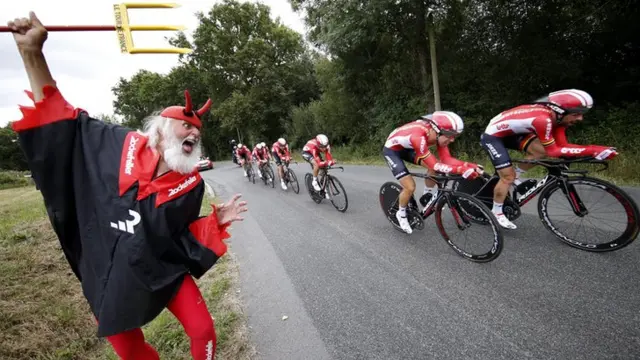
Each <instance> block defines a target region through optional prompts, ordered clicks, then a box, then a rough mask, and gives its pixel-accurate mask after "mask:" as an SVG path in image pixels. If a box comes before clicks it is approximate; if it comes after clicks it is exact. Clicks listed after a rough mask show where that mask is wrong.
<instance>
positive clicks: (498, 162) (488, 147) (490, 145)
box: [480, 134, 516, 229]
mask: <svg viewBox="0 0 640 360" xmlns="http://www.w3.org/2000/svg"><path fill="white" fill-rule="evenodd" d="M507 141H513V139H509V138H507V139H503V138H499V137H497V136H493V135H489V134H482V135H481V136H480V144H481V145H482V148H483V149H484V150H485V151H486V152H487V154H489V158H490V159H491V163H492V164H493V167H494V168H495V169H496V172H497V173H498V176H500V180H499V181H498V183H497V184H496V186H495V188H494V189H493V208H492V209H491V211H492V212H493V213H494V215H495V216H496V218H497V219H498V223H499V224H500V225H501V226H502V227H504V228H507V229H516V226H515V225H514V224H513V223H512V222H511V221H509V219H507V218H506V217H505V216H504V214H503V212H502V206H503V205H504V200H505V199H506V198H507V194H508V192H509V187H510V186H511V184H513V181H514V180H515V177H516V172H515V170H514V169H513V165H512V164H511V158H510V157H509V152H508V151H507V148H506V147H505V142H507Z"/></svg>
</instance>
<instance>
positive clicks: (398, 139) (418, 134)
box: [384, 120, 474, 174]
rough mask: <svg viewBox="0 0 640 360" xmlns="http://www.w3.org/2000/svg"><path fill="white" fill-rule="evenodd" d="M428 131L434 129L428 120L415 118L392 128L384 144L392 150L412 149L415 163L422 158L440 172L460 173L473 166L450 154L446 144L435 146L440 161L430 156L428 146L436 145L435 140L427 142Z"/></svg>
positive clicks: (428, 165)
mask: <svg viewBox="0 0 640 360" xmlns="http://www.w3.org/2000/svg"><path fill="white" fill-rule="evenodd" d="M430 131H434V130H433V129H432V128H431V125H430V124H429V123H428V122H426V121H423V120H416V121H413V122H410V123H408V124H404V125H402V126H400V127H398V128H396V129H395V130H393V131H392V132H391V134H389V137H387V141H386V142H385V143H384V146H385V147H386V148H389V149H391V150H394V151H400V150H403V149H411V150H414V151H415V153H416V157H415V159H414V162H415V163H416V164H419V163H420V160H423V161H424V162H425V164H426V165H427V167H429V169H432V170H435V171H439V172H442V173H455V174H462V173H464V172H465V171H466V170H468V169H471V168H474V166H472V165H473V164H468V163H466V162H464V161H461V160H458V159H456V158H454V157H453V156H451V153H450V152H449V148H448V147H446V146H438V147H437V151H438V156H439V157H440V159H441V160H440V161H438V160H437V159H436V158H435V157H434V156H432V154H431V151H429V146H433V145H436V144H437V141H436V142H433V143H429V132H430Z"/></svg>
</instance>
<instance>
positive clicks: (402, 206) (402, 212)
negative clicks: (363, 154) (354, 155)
mask: <svg viewBox="0 0 640 360" xmlns="http://www.w3.org/2000/svg"><path fill="white" fill-rule="evenodd" d="M403 153H404V152H400V151H399V152H396V151H393V150H391V149H389V148H387V147H386V146H385V147H384V148H383V149H382V156H384V158H385V160H386V161H387V165H388V166H389V169H390V170H391V173H392V174H393V176H394V177H395V178H396V179H397V180H398V181H400V185H402V191H401V192H400V195H399V196H398V212H397V213H396V219H397V220H398V223H399V224H400V227H401V228H402V230H404V231H405V232H406V233H409V234H411V232H412V229H411V225H409V220H407V205H409V200H410V199H411V196H413V193H414V191H415V190H416V182H415V180H413V177H412V176H408V175H409V170H408V169H407V167H406V165H405V164H404V161H403V159H402V158H403V155H405V157H406V156H407V154H403ZM410 161H412V160H410Z"/></svg>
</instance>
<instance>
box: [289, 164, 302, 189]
mask: <svg viewBox="0 0 640 360" xmlns="http://www.w3.org/2000/svg"><path fill="white" fill-rule="evenodd" d="M287 175H288V177H289V184H290V185H291V187H292V188H293V192H295V193H296V194H299V193H300V184H298V178H297V177H296V174H295V173H294V172H293V170H291V169H287Z"/></svg>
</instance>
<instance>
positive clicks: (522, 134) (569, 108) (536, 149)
mask: <svg viewBox="0 0 640 360" xmlns="http://www.w3.org/2000/svg"><path fill="white" fill-rule="evenodd" d="M591 107H593V98H592V97H591V95H589V94H588V93H586V92H585V91H582V90H576V89H568V90H560V91H554V92H552V93H549V94H548V95H547V96H544V97H542V98H540V99H538V100H536V101H534V102H533V104H524V105H520V106H517V107H514V108H511V109H509V110H506V111H503V112H502V113H500V114H498V115H497V116H495V117H494V118H493V119H491V120H490V121H489V125H488V126H487V128H486V129H485V131H484V133H483V134H482V135H481V137H480V143H481V144H482V147H483V148H484V150H485V151H486V152H487V153H488V154H489V157H490V158H491V162H492V163H493V166H494V167H495V169H496V170H497V172H498V175H499V176H500V181H499V182H498V183H497V184H496V186H495V188H494V190H493V208H492V211H493V213H494V214H495V215H496V217H497V219H498V222H499V223H500V225H501V226H502V227H504V228H507V229H516V228H517V227H516V225H515V224H513V223H512V222H511V221H509V219H507V217H506V216H505V215H504V214H503V213H502V206H503V204H504V200H505V198H506V197H507V192H508V191H509V187H510V186H511V184H513V183H515V185H516V192H517V193H518V194H520V198H524V197H526V196H528V194H529V190H531V189H532V188H533V187H534V186H535V185H536V184H537V182H536V181H535V180H533V179H530V180H528V181H526V182H522V181H521V180H520V175H521V174H522V173H524V172H525V171H527V170H529V169H530V168H532V167H533V166H535V165H534V164H518V165H516V167H515V169H514V167H513V165H512V163H511V158H510V157H509V152H508V151H507V149H513V150H518V151H522V152H525V153H527V155H526V158H527V159H539V158H542V157H543V156H545V155H546V156H552V157H579V156H593V157H595V158H596V159H599V160H604V159H611V158H613V157H614V156H616V155H617V154H618V153H617V152H616V149H615V148H613V147H608V146H599V145H575V144H570V143H569V142H568V141H567V136H566V134H565V130H566V128H567V127H568V126H573V125H575V124H576V123H578V122H580V121H582V120H583V114H584V113H586V112H587V111H588V110H589V109H591Z"/></svg>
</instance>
